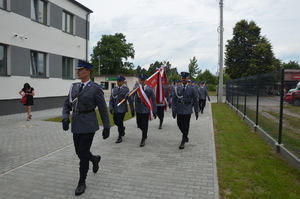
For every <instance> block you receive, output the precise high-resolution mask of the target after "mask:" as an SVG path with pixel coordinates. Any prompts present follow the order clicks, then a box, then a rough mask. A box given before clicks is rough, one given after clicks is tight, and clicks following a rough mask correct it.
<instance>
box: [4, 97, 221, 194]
mask: <svg viewBox="0 0 300 199" xmlns="http://www.w3.org/2000/svg"><path fill="white" fill-rule="evenodd" d="M211 99H212V101H213V100H214V97H211ZM215 100H216V99H215ZM33 110H34V107H33ZM61 110H62V109H61V108H57V109H50V110H44V111H33V112H32V115H33V118H32V120H31V121H26V114H25V113H21V114H13V115H6V116H0V160H1V161H0V187H1V189H0V196H1V198H13V199H14V198H22V199H24V198H25V199H27V198H28V199H32V198H39V199H41V198H45V199H47V198H64V199H70V198H77V197H75V195H74V190H75V188H76V185H77V180H78V158H77V156H76V155H75V152H74V147H73V143H72V134H71V133H70V132H65V131H63V130H62V125H61V123H55V122H46V121H44V119H48V118H51V117H56V116H60V115H61ZM125 126H126V135H125V137H124V139H123V142H122V143H120V144H115V140H116V139H117V136H118V133H117V128H116V127H112V128H111V135H110V137H109V138H108V139H107V140H103V139H102V136H101V131H99V132H97V133H96V135H95V138H94V142H93V145H92V149H91V151H92V152H93V153H95V154H100V155H101V156H102V159H101V162H100V170H99V172H98V173H97V174H94V173H92V172H91V171H90V172H89V173H88V177H87V189H86V192H85V193H84V194H83V195H82V196H80V198H101V199H104V198H110V199H111V198H130V199H132V198H138V199H140V198H147V199H149V198H155V199H157V198H162V199H167V198H172V199H176V198H185V199H186V198H191V199H196V198H197V199H198V198H219V190H218V180H217V173H216V171H217V170H216V157H215V144H214V135H213V124H212V115H211V106H210V103H207V106H206V109H205V110H204V114H200V115H199V119H198V120H195V116H194V115H192V117H191V124H190V134H189V138H190V141H189V142H188V143H187V144H186V147H185V149H184V150H179V149H178V146H179V144H180V141H181V133H180V131H179V129H178V127H177V124H176V120H174V119H173V118H172V116H171V111H170V110H168V111H167V112H166V113H165V120H164V124H163V129H162V130H159V129H158V120H153V121H151V122H150V123H149V133H148V139H147V140H146V146H145V147H143V148H141V147H139V143H140V139H141V131H140V130H139V129H138V128H137V127H136V120H135V119H131V120H128V121H126V122H125Z"/></svg>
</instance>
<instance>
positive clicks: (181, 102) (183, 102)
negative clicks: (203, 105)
mask: <svg viewBox="0 0 300 199" xmlns="http://www.w3.org/2000/svg"><path fill="white" fill-rule="evenodd" d="M178 103H180V104H190V103H191V102H185V101H178Z"/></svg>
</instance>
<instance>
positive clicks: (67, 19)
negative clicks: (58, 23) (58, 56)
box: [62, 11, 73, 34]
mask: <svg viewBox="0 0 300 199" xmlns="http://www.w3.org/2000/svg"><path fill="white" fill-rule="evenodd" d="M62 30H63V31H65V32H67V33H70V34H73V15H71V14H70V13H67V12H65V11H63V15H62Z"/></svg>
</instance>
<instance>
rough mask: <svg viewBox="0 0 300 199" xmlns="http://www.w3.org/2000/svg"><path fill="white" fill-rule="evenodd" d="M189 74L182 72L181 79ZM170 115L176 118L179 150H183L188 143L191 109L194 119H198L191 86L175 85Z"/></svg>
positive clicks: (195, 99) (195, 95)
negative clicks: (180, 137) (180, 139)
mask: <svg viewBox="0 0 300 199" xmlns="http://www.w3.org/2000/svg"><path fill="white" fill-rule="evenodd" d="M188 75H189V73H186V72H182V73H181V76H182V78H187V77H188ZM172 96H173V99H172V100H173V102H172V115H173V118H174V119H175V118H176V116H177V126H178V127H179V129H180V131H181V133H182V141H181V144H180V147H179V148H180V149H183V148H184V144H185V142H188V141H189V139H188V134H189V128H190V119H191V114H192V113H193V110H192V108H193V107H194V111H195V115H196V119H198V95H197V93H196V91H195V88H194V86H193V85H188V84H186V85H184V84H181V85H177V86H176V87H175V89H174V92H173V94H172Z"/></svg>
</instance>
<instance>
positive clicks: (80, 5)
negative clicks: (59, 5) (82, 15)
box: [69, 0, 93, 13]
mask: <svg viewBox="0 0 300 199" xmlns="http://www.w3.org/2000/svg"><path fill="white" fill-rule="evenodd" d="M69 1H71V2H73V3H74V4H76V5H78V6H79V7H81V8H83V9H84V10H86V11H88V12H89V13H92V12H93V11H92V10H91V9H89V8H87V7H86V6H84V5H82V4H81V3H79V2H78V1H76V0H69Z"/></svg>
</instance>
